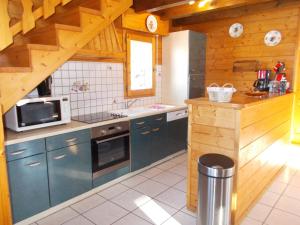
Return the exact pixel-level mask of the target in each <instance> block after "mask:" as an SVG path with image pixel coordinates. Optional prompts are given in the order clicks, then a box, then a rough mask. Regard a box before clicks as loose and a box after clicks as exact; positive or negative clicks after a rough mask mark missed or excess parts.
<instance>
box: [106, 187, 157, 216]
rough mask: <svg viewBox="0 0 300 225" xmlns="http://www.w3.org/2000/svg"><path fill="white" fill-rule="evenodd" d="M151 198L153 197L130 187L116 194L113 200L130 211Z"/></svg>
mask: <svg viewBox="0 0 300 225" xmlns="http://www.w3.org/2000/svg"><path fill="white" fill-rule="evenodd" d="M150 199H151V198H150V197H149V196H146V195H144V194H141V193H139V192H137V191H135V190H131V189H130V190H127V191H125V192H124V193H122V194H120V195H118V196H116V197H115V198H112V199H111V201H112V202H114V203H116V204H117V205H119V206H121V207H123V208H125V209H127V210H128V211H132V210H135V209H136V208H137V207H139V206H141V205H143V204H145V203H146V202H147V201H149V200H150Z"/></svg>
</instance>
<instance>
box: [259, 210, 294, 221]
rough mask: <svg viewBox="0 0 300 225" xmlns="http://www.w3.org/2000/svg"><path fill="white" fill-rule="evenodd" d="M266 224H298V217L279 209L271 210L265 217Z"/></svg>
mask: <svg viewBox="0 0 300 225" xmlns="http://www.w3.org/2000/svg"><path fill="white" fill-rule="evenodd" d="M265 224H266V225H299V224H300V217H298V216H295V215H292V214H290V213H287V212H283V211H281V210H279V209H274V210H272V212H271V214H270V215H269V217H268V218H267V220H266V222H265Z"/></svg>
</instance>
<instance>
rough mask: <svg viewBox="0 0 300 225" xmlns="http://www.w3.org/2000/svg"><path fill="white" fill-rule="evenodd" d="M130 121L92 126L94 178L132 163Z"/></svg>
mask: <svg viewBox="0 0 300 225" xmlns="http://www.w3.org/2000/svg"><path fill="white" fill-rule="evenodd" d="M129 143H130V132H129V122H120V123H116V124H110V125H106V126H101V127H95V128H92V140H91V146H92V162H93V164H92V168H93V179H95V178H98V177H100V176H103V175H105V174H108V173H111V172H113V171H115V170H118V169H120V168H123V167H126V166H129V165H130V144H129Z"/></svg>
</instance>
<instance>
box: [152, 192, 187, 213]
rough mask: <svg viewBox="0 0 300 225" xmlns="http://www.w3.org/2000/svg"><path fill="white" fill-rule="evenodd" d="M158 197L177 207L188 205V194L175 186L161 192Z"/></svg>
mask: <svg viewBox="0 0 300 225" xmlns="http://www.w3.org/2000/svg"><path fill="white" fill-rule="evenodd" d="M156 199H157V200H159V201H161V202H163V203H165V204H167V205H169V206H171V207H173V208H176V209H182V208H183V207H184V206H185V205H186V194H185V193H184V192H182V191H178V190H176V189H173V188H170V189H168V190H166V191H165V192H163V193H161V194H160V195H158V196H157V197H156Z"/></svg>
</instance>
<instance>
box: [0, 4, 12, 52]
mask: <svg viewBox="0 0 300 225" xmlns="http://www.w3.org/2000/svg"><path fill="white" fill-rule="evenodd" d="M0 21H1V23H0V33H1V37H0V50H2V49H4V48H5V47H6V46H8V45H10V44H11V43H12V42H13V36H12V33H11V31H10V28H9V21H10V18H9V15H8V0H1V1H0Z"/></svg>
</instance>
